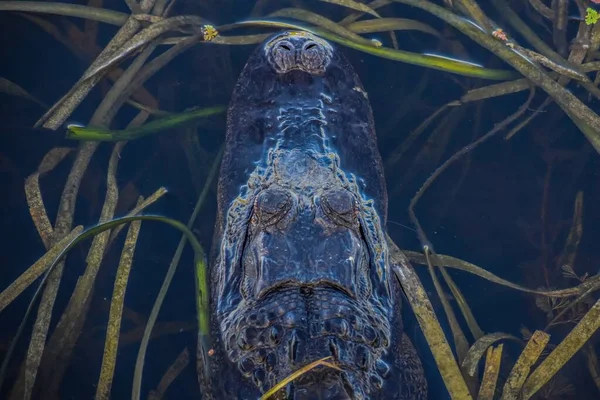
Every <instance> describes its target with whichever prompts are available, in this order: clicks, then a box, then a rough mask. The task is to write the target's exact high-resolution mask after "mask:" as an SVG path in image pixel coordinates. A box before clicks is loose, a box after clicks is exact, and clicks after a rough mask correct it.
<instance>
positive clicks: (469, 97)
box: [450, 24, 600, 106]
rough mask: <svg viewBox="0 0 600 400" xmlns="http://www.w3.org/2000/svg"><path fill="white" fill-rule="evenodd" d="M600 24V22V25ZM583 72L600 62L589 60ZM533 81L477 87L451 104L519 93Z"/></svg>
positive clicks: (517, 81) (596, 66) (523, 80)
mask: <svg viewBox="0 0 600 400" xmlns="http://www.w3.org/2000/svg"><path fill="white" fill-rule="evenodd" d="M598 26H600V24H599V25H598ZM580 69H581V71H582V72H593V71H597V70H598V69H600V62H596V61H593V62H589V63H586V64H582V65H581V67H580ZM549 75H550V76H551V77H552V78H553V79H555V78H556V77H557V76H558V75H557V74H553V73H549ZM530 87H531V83H530V82H529V80H528V79H516V80H514V81H509V82H502V83H495V84H492V85H488V86H484V87H480V88H477V89H471V90H469V91H468V92H467V93H465V94H464V95H463V96H462V97H461V98H460V100H457V101H456V102H453V103H450V105H453V106H454V105H460V104H463V103H468V102H471V101H478V100H485V99H489V98H492V97H498V96H504V95H506V94H511V93H517V92H521V91H523V90H526V89H529V88H530Z"/></svg>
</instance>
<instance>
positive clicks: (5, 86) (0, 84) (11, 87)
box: [0, 76, 48, 108]
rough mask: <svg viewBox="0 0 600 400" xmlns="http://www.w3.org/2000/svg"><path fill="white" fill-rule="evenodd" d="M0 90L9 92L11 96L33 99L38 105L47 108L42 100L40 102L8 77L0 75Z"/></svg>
mask: <svg viewBox="0 0 600 400" xmlns="http://www.w3.org/2000/svg"><path fill="white" fill-rule="evenodd" d="M0 92H2V93H6V94H10V95H12V96H17V97H21V98H23V99H27V100H29V101H33V102H34V103H36V104H37V105H39V106H40V107H42V108H48V106H47V105H46V104H45V103H44V102H42V101H40V100H38V99H37V98H36V97H34V96H32V95H30V94H29V92H27V91H26V90H25V89H23V88H22V87H21V86H19V85H17V84H16V83H14V82H11V81H9V80H8V79H6V78H3V77H1V76H0Z"/></svg>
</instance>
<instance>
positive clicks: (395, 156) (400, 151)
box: [385, 104, 448, 170]
mask: <svg viewBox="0 0 600 400" xmlns="http://www.w3.org/2000/svg"><path fill="white" fill-rule="evenodd" d="M447 108H448V105H447V104H446V105H443V106H442V107H440V108H438V109H437V110H436V111H435V112H434V113H433V114H431V115H430V116H429V117H427V118H426V119H425V120H424V121H423V122H421V124H419V126H418V127H417V128H416V129H415V130H413V131H412V132H411V133H410V134H409V135H408V137H407V138H406V139H404V140H403V141H402V143H401V144H400V145H399V146H398V147H397V148H396V149H394V150H393V151H392V153H391V154H390V156H389V157H388V158H387V160H386V161H385V168H386V170H390V169H391V168H392V167H394V166H395V165H396V164H397V163H398V162H399V161H400V160H401V159H402V157H403V156H404V153H406V151H407V150H408V149H409V148H410V146H412V144H413V143H414V142H415V140H417V139H418V138H419V137H420V136H421V135H422V134H423V132H425V130H426V129H427V128H428V127H429V125H431V123H432V122H433V121H434V120H435V119H436V118H437V117H438V116H439V115H440V114H441V113H442V112H443V111H445V110H446V109H447Z"/></svg>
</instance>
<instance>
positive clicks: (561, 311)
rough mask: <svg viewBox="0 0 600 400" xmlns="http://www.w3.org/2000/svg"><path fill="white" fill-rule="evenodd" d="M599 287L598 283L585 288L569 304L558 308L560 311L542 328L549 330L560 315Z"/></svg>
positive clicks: (588, 296) (558, 319) (587, 297)
mask: <svg viewBox="0 0 600 400" xmlns="http://www.w3.org/2000/svg"><path fill="white" fill-rule="evenodd" d="M599 289H600V287H598V285H591V286H589V287H588V288H587V290H585V291H584V292H582V293H581V294H580V295H579V296H577V298H575V299H574V300H573V301H571V302H569V304H568V305H567V306H566V307H564V308H563V309H562V310H560V312H559V313H558V314H556V316H555V317H554V318H552V320H551V321H550V322H548V324H547V325H546V328H544V330H549V329H550V327H552V326H553V325H555V324H557V323H558V321H560V319H561V318H562V317H564V316H565V314H566V313H567V312H569V311H570V310H572V309H573V308H574V307H575V306H576V305H577V304H579V303H581V302H583V301H584V300H586V299H589V298H590V296H591V294H592V293H594V292H595V291H597V290H599Z"/></svg>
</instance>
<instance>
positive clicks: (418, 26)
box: [161, 18, 441, 45]
mask: <svg viewBox="0 0 600 400" xmlns="http://www.w3.org/2000/svg"><path fill="white" fill-rule="evenodd" d="M339 25H341V24H339ZM227 28H228V27H227V26H226V27H225V30H227ZM345 28H346V29H347V30H349V31H350V32H352V33H375V32H385V31H390V30H416V31H421V32H424V33H428V34H431V35H434V36H436V37H441V34H440V33H439V32H438V31H437V30H435V29H433V28H432V27H430V26H429V25H426V24H424V23H422V22H419V21H414V20H408V19H403V18H381V19H370V20H367V21H358V22H354V23H350V24H348V25H346V26H345ZM222 29H223V27H219V30H222ZM270 36H271V34H268V33H267V34H256V35H243V36H223V35H220V36H218V37H216V38H215V39H214V40H213V41H212V43H216V44H226V45H249V44H258V43H262V42H264V41H265V39H267V38H268V37H270ZM185 39H186V38H185V37H183V38H169V39H165V40H163V41H162V42H161V44H177V43H180V42H181V41H182V40H185Z"/></svg>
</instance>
